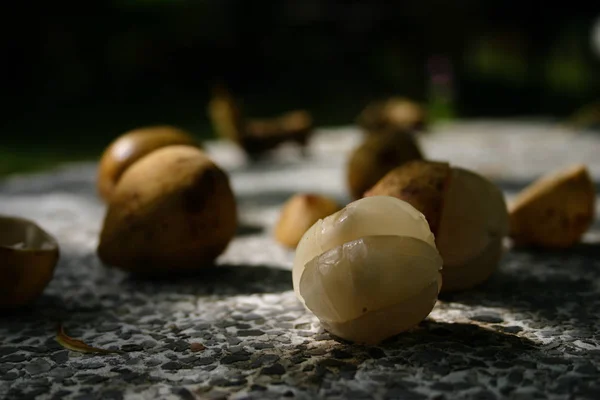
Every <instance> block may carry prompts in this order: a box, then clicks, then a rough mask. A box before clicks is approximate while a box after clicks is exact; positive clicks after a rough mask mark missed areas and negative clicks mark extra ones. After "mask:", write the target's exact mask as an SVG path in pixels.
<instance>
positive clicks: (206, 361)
mask: <svg viewBox="0 0 600 400" xmlns="http://www.w3.org/2000/svg"><path fill="white" fill-rule="evenodd" d="M215 361H216V360H215V358H214V357H202V358H198V359H197V360H196V361H194V365H210V364H212V363H214V362H215Z"/></svg>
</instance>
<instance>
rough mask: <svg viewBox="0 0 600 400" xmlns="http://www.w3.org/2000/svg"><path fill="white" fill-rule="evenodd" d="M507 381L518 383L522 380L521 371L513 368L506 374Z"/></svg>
mask: <svg viewBox="0 0 600 400" xmlns="http://www.w3.org/2000/svg"><path fill="white" fill-rule="evenodd" d="M507 379H508V381H509V382H511V383H514V384H519V383H521V381H522V380H523V371H520V370H513V371H510V373H509V374H508V376H507Z"/></svg>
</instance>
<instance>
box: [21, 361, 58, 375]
mask: <svg viewBox="0 0 600 400" xmlns="http://www.w3.org/2000/svg"><path fill="white" fill-rule="evenodd" d="M50 368H52V365H51V364H50V363H49V362H48V361H46V360H43V359H42V360H36V361H33V362H30V363H29V364H27V366H26V367H25V370H26V371H27V372H29V373H30V374H31V375H37V374H42V373H44V372H48V371H50Z"/></svg>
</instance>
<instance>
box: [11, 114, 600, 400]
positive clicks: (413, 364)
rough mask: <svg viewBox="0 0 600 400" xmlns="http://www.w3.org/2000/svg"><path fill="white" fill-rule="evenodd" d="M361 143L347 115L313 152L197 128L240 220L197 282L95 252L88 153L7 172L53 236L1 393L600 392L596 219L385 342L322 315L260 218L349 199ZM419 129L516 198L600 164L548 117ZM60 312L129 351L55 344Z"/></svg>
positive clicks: (100, 340)
mask: <svg viewBox="0 0 600 400" xmlns="http://www.w3.org/2000/svg"><path fill="white" fill-rule="evenodd" d="M359 140H360V134H359V132H357V131H356V130H355V129H353V128H338V129H324V130H321V131H319V133H318V134H317V135H316V136H315V137H314V139H313V141H312V144H311V149H310V155H309V159H308V160H307V159H302V158H300V157H299V156H298V154H297V153H296V151H295V149H293V148H284V149H282V150H281V151H280V152H279V153H278V154H276V155H274V157H273V158H272V159H270V160H268V161H264V162H260V163H257V164H253V165H248V164H247V163H246V161H245V159H244V157H243V156H242V155H241V153H240V152H239V151H238V150H237V149H236V148H234V147H232V146H230V145H228V144H226V143H208V144H207V148H208V151H209V152H210V153H211V155H212V156H213V158H214V159H215V160H217V162H219V163H220V164H221V165H222V166H223V167H224V168H225V169H227V170H228V171H229V172H230V174H231V179H232V184H233V187H234V191H235V192H236V195H237V198H238V202H239V208H240V213H241V220H242V223H241V226H240V229H239V232H238V235H237V237H236V239H235V240H234V241H233V242H232V243H231V245H230V246H229V248H228V250H227V251H226V253H225V254H223V255H222V257H221V258H220V259H219V264H220V265H219V267H218V268H214V269H212V270H206V271H205V272H203V273H202V274H201V275H200V276H198V277H197V278H194V279H189V278H188V279H185V280H178V279H175V278H174V279H171V280H169V281H160V282H158V281H148V280H139V279H134V278H132V277H130V276H127V275H126V274H124V273H121V272H120V271H117V270H114V269H109V268H106V267H105V266H103V265H102V264H101V263H100V262H99V261H98V259H97V258H96V256H95V253H94V251H95V246H96V244H97V237H98V232H99V229H100V224H101V219H102V216H103V213H104V207H103V205H102V204H101V203H100V202H99V200H98V199H97V197H96V194H95V191H94V174H95V165H94V164H76V165H68V166H65V167H63V168H61V169H58V170H54V171H49V172H47V173H40V174H37V175H30V176H17V177H13V178H10V179H7V180H5V181H2V182H0V213H2V214H12V215H20V216H25V217H28V218H31V219H34V220H35V221H37V222H38V223H39V224H41V225H42V226H43V227H45V228H46V229H47V230H48V231H50V232H51V233H53V234H54V235H55V236H56V237H57V238H58V239H59V241H60V245H61V251H62V257H61V260H60V263H59V265H58V267H57V270H56V274H55V278H54V280H53V281H52V282H51V284H50V285H49V286H48V288H47V290H46V291H45V293H44V295H43V296H42V297H41V298H40V299H39V302H38V303H37V304H36V305H35V307H33V308H31V309H30V310H27V311H24V312H22V313H18V314H14V315H5V316H2V317H0V338H1V339H0V398H3V399H28V398H31V399H33V398H37V399H78V400H83V399H136V400H137V399H186V400H187V399H195V398H198V399H217V398H232V399H269V398H299V399H316V398H330V399H346V398H352V399H367V398H376V399H380V398H381V399H383V398H385V399H427V398H429V399H497V398H508V399H536V398H540V399H545V398H548V399H575V398H577V399H579V398H581V399H598V398H600V379H599V378H600V373H599V369H600V226H599V225H600V224H599V223H598V221H596V224H595V225H594V227H593V228H592V230H591V231H590V232H589V233H588V234H587V235H586V236H585V238H584V239H585V240H584V243H582V244H581V245H579V246H577V247H576V248H574V249H572V250H570V251H568V252H557V253H550V252H539V251H538V252H534V251H524V250H520V251H510V252H509V253H507V254H506V256H505V257H504V259H503V261H502V264H501V267H500V268H499V270H498V271H497V273H496V274H495V275H494V276H493V277H492V278H491V279H490V281H488V282H487V283H486V284H484V285H483V286H481V287H479V288H478V289H475V290H473V291H470V292H466V293H461V294H455V295H452V296H446V297H444V298H442V299H441V300H440V301H439V302H438V304H437V305H436V307H435V309H434V311H433V312H432V313H431V315H430V316H429V318H428V319H427V320H426V321H424V322H423V323H422V324H421V325H420V326H419V327H418V328H417V329H415V330H414V331H412V332H409V333H405V334H402V335H399V336H397V337H395V338H393V339H390V340H388V341H387V342H385V343H383V344H381V345H380V346H376V347H362V346H354V345H350V344H347V343H343V342H340V341H337V340H335V339H334V338H332V337H330V335H329V334H328V333H327V332H324V331H322V330H321V329H320V327H319V324H318V321H317V320H316V318H315V317H313V316H312V315H310V313H308V312H307V311H305V310H304V309H303V307H302V306H301V305H300V304H299V303H298V302H297V301H296V299H295V297H294V294H293V292H292V290H291V289H292V284H291V273H290V268H291V264H292V260H293V253H292V252H291V251H289V250H286V249H284V248H282V247H280V246H279V245H278V244H277V243H275V242H274V241H273V239H272V235H271V229H272V226H273V224H274V222H275V221H276V218H277V215H278V210H279V207H280V206H281V203H282V202H283V201H285V200H286V199H287V198H288V197H289V196H291V195H292V194H294V193H296V192H300V191H312V192H319V193H325V194H329V195H331V196H335V197H336V198H338V199H339V200H340V201H341V202H346V201H348V198H347V195H346V188H345V179H344V172H345V171H344V163H345V160H346V159H347V156H348V152H349V151H350V150H351V149H352V148H353V147H354V146H355V145H356V144H357V143H358V142H359ZM420 141H421V144H422V146H423V149H424V151H425V153H426V154H427V155H428V156H429V157H430V158H432V159H440V160H442V159H445V160H449V161H451V162H452V163H454V164H455V165H460V166H463V167H468V168H472V169H474V170H477V171H479V172H480V173H482V174H484V175H487V176H489V177H491V178H492V179H494V180H495V181H496V182H497V183H498V184H499V185H500V186H501V187H502V188H503V189H504V190H505V193H506V195H507V198H509V199H510V197H511V196H512V195H513V194H514V193H515V192H516V191H517V190H519V189H520V188H522V187H523V186H524V185H526V184H527V183H528V182H530V181H531V179H534V178H536V177H537V176H539V175H540V174H542V173H545V172H547V171H549V170H553V169H556V168H558V167H561V166H566V165H568V164H571V163H574V162H585V163H587V164H588V165H589V167H590V171H591V173H592V175H593V176H595V177H596V179H600V157H599V156H598V154H600V135H599V134H598V133H593V132H591V133H582V132H577V133H576V132H570V131H568V130H566V129H564V128H561V127H558V126H554V125H552V124H551V123H546V122H497V121H473V122H469V123H461V124H454V125H447V126H441V127H439V128H438V129H436V130H435V132H433V133H432V134H430V135H428V136H424V137H421V138H420ZM597 187H598V186H597ZM598 208H600V202H599V203H598ZM599 211H600V210H599ZM56 321H62V322H63V324H64V326H65V330H66V332H67V333H68V334H69V335H70V336H73V337H76V338H78V339H82V340H84V341H85V342H87V343H88V344H90V345H94V346H100V347H105V348H109V349H118V350H121V351H122V352H123V353H122V354H114V355H91V354H81V353H76V352H72V351H69V350H66V349H64V348H62V347H61V346H60V345H59V344H58V343H57V342H56V341H55V327H56ZM198 344H202V345H203V346H204V347H205V349H203V350H198V348H202V346H199V345H198Z"/></svg>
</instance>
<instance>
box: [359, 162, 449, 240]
mask: <svg viewBox="0 0 600 400" xmlns="http://www.w3.org/2000/svg"><path fill="white" fill-rule="evenodd" d="M450 178H451V169H450V164H448V163H446V162H432V161H410V162H407V163H406V164H404V165H402V166H400V167H398V168H395V169H393V170H392V171H390V172H389V173H388V174H387V175H385V176H384V177H383V178H382V179H381V180H380V181H379V182H377V184H376V185H375V186H373V187H372V188H371V189H370V190H369V191H367V192H366V193H365V197H369V196H392V197H396V198H399V199H400V200H404V201H406V202H408V203H409V204H411V205H412V206H413V207H415V208H416V209H417V210H419V211H420V212H421V213H422V214H423V215H425V218H427V222H428V223H429V228H430V229H431V231H432V232H433V234H434V235H435V234H437V231H438V226H439V221H440V218H441V215H442V209H443V206H444V194H445V192H446V190H447V189H448V185H449V183H450Z"/></svg>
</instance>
